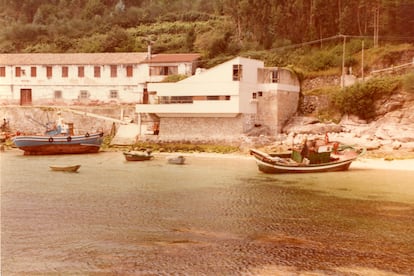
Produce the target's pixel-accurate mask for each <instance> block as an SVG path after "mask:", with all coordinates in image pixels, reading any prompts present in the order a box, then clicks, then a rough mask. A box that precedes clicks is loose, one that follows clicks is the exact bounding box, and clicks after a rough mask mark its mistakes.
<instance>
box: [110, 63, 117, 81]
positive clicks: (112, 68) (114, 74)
mask: <svg viewBox="0 0 414 276" xmlns="http://www.w3.org/2000/svg"><path fill="white" fill-rule="evenodd" d="M116 75H117V66H116V65H111V78H116Z"/></svg>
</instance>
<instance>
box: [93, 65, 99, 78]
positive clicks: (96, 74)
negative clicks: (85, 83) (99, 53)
mask: <svg viewBox="0 0 414 276" xmlns="http://www.w3.org/2000/svg"><path fill="white" fill-rule="evenodd" d="M93 76H94V77H95V78H100V77H101V67H99V66H95V67H94V68H93Z"/></svg>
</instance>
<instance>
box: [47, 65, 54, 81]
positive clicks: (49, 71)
mask: <svg viewBox="0 0 414 276" xmlns="http://www.w3.org/2000/svg"><path fill="white" fill-rule="evenodd" d="M52 74H53V71H52V66H47V67H46V77H47V78H49V79H50V78H51V77H52Z"/></svg>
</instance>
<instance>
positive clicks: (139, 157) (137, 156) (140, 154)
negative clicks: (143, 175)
mask: <svg viewBox="0 0 414 276" xmlns="http://www.w3.org/2000/svg"><path fill="white" fill-rule="evenodd" d="M123 155H124V157H125V160H126V161H148V160H151V159H152V158H154V156H153V155H152V154H151V152H150V151H128V152H123Z"/></svg>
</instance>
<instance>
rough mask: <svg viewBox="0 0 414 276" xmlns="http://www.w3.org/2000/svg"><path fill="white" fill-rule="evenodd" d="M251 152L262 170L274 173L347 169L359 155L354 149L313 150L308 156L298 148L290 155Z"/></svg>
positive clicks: (252, 150) (253, 150) (254, 150)
mask: <svg viewBox="0 0 414 276" xmlns="http://www.w3.org/2000/svg"><path fill="white" fill-rule="evenodd" d="M250 154H251V155H253V157H254V158H255V160H256V164H257V166H258V168H259V170H260V171H262V172H264V173H273V174H276V173H316V172H335V171H346V170H348V169H349V167H350V165H351V163H352V162H353V161H354V160H355V159H356V158H357V157H358V156H359V153H358V152H357V151H356V150H352V149H347V150H343V151H335V152H331V151H329V150H328V151H323V152H311V153H309V154H308V155H307V156H303V155H302V154H301V152H300V151H298V150H293V151H292V152H291V153H290V154H289V155H287V154H281V155H278V154H268V153H265V152H262V151H259V150H256V149H251V150H250Z"/></svg>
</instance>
